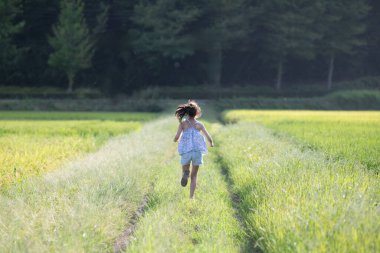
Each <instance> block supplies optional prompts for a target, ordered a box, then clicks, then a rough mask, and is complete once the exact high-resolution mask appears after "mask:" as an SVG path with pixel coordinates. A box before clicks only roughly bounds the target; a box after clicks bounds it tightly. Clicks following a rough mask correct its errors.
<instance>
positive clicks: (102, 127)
mask: <svg viewBox="0 0 380 253" xmlns="http://www.w3.org/2000/svg"><path fill="white" fill-rule="evenodd" d="M141 125H142V124H141V123H139V122H112V121H99V120H87V121H64V120H63V121H62V120H61V121H60V120H55V121H48V120H42V121H37V120H32V121H25V120H8V121H1V125H0V143H1V145H0V187H1V186H2V185H8V184H9V183H14V182H19V181H22V180H24V179H26V178H28V177H30V176H35V175H41V174H43V173H46V172H48V171H51V170H53V169H56V168H57V167H58V166H60V165H61V164H63V163H64V162H65V161H67V160H68V159H74V158H76V157H80V156H82V155H83V154H85V153H87V152H91V151H95V150H96V149H97V148H98V147H99V146H100V145H101V144H103V143H104V142H105V141H106V140H108V139H109V138H110V137H112V136H116V135H120V134H125V133H128V132H131V131H134V130H137V129H139V128H141Z"/></svg>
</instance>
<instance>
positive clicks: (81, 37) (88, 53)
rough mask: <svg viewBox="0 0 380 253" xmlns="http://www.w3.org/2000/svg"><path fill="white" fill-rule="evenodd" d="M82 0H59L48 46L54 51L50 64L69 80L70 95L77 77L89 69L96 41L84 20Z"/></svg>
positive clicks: (68, 89)
mask: <svg viewBox="0 0 380 253" xmlns="http://www.w3.org/2000/svg"><path fill="white" fill-rule="evenodd" d="M83 8H84V4H83V3H82V1H81V0H62V2H61V13H60V15H59V21H58V24H57V25H56V26H54V27H53V36H51V37H49V43H50V45H51V46H52V47H53V49H54V52H53V53H52V54H51V55H50V57H49V64H50V65H52V66H54V67H57V68H59V69H62V70H63V71H64V72H65V73H66V75H67V78H68V81H69V83H68V88H67V91H68V92H72V90H73V84H74V79H75V76H76V74H77V73H78V71H79V70H81V69H86V68H89V67H90V66H91V58H92V56H93V54H94V44H95V40H94V38H93V37H92V36H91V34H90V31H89V29H88V27H87V25H86V23H85V20H84V17H83Z"/></svg>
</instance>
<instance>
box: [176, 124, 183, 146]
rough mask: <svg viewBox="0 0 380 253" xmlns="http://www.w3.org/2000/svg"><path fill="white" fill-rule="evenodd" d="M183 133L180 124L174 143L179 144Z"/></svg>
mask: <svg viewBox="0 0 380 253" xmlns="http://www.w3.org/2000/svg"><path fill="white" fill-rule="evenodd" d="M181 133H182V124H181V123H180V124H179V126H178V130H177V134H176V135H175V137H174V142H177V141H178V139H179V137H180V136H181Z"/></svg>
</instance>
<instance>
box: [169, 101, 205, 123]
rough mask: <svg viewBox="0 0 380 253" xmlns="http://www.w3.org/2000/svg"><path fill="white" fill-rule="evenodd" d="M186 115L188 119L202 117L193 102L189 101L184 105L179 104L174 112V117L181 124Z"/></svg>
mask: <svg viewBox="0 0 380 253" xmlns="http://www.w3.org/2000/svg"><path fill="white" fill-rule="evenodd" d="M186 115H188V116H190V117H197V118H199V117H200V116H201V115H202V111H201V108H200V107H199V105H198V104H197V102H195V101H194V100H189V101H188V102H187V103H186V104H181V105H179V106H178V107H177V110H176V111H175V116H176V117H177V119H178V120H179V122H182V119H183V117H185V116H186Z"/></svg>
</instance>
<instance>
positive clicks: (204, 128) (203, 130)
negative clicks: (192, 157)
mask: <svg viewBox="0 0 380 253" xmlns="http://www.w3.org/2000/svg"><path fill="white" fill-rule="evenodd" d="M201 131H202V132H203V133H204V134H205V135H206V138H207V140H208V142H209V143H210V146H211V147H214V141H213V139H212V138H211V136H210V134H209V133H208V132H207V130H206V127H205V126H204V125H203V124H202V125H201Z"/></svg>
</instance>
